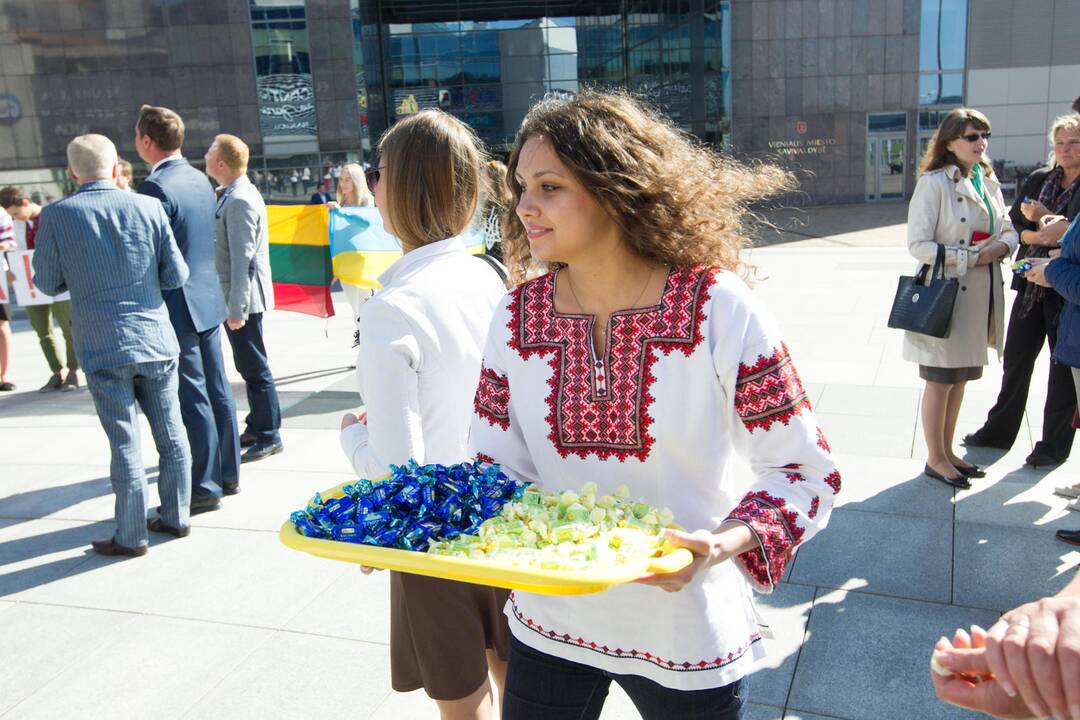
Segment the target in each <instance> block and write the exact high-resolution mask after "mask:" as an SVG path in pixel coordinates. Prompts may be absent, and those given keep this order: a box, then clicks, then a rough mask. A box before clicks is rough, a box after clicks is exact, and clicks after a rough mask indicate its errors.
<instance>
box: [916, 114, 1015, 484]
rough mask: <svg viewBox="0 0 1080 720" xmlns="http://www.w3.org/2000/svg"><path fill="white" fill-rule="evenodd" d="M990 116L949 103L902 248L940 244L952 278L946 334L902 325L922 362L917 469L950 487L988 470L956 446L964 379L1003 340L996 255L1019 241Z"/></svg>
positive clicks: (923, 251) (930, 256) (921, 250)
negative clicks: (996, 163)
mask: <svg viewBox="0 0 1080 720" xmlns="http://www.w3.org/2000/svg"><path fill="white" fill-rule="evenodd" d="M989 139H990V121H989V120H988V119H987V118H986V116H985V115H983V114H982V113H981V112H979V111H978V110H973V109H971V108H956V109H955V110H952V111H951V112H949V114H948V115H946V116H945V118H944V119H943V120H942V121H941V124H940V125H939V126H938V129H937V131H936V132H935V133H934V137H933V138H932V139H931V140H930V145H929V146H928V147H927V150H926V155H925V156H924V157H923V162H922V167H921V169H920V172H921V174H920V177H919V181H918V183H917V184H916V186H915V192H914V194H913V195H912V197H911V204H910V205H909V207H908V225H907V237H908V250H909V251H910V252H911V254H912V255H913V256H914V257H915V259H916V260H918V261H919V262H920V263H928V264H930V265H933V264H934V261H935V259H936V258H937V254H938V249H939V248H943V249H944V255H945V275H946V276H947V277H954V278H958V279H959V281H960V282H959V284H960V288H959V292H958V293H957V294H956V303H955V305H954V306H953V312H952V322H951V326H950V330H949V334H948V336H947V337H944V338H937V337H931V336H929V335H922V334H919V333H914V332H905V333H904V348H903V356H904V359H905V360H910V361H912V362H916V363H918V364H919V377H921V378H922V379H923V380H925V381H926V386H925V389H924V390H923V397H922V422H923V436H924V438H925V440H926V451H927V458H926V467H925V468H924V472H925V473H926V475H928V476H929V477H931V478H934V479H935V480H940V481H941V482H943V483H946V484H948V485H951V486H953V487H956V488H960V489H966V488H969V487H971V483H970V481H969V478H980V477H985V476H986V473H985V472H983V471H982V470H981V469H980V468H979V467H978V466H976V465H972V464H970V463H968V462H965V461H964V460H962V459H960V458H959V457H958V456H957V455H956V453H955V452H953V437H954V435H955V433H956V421H957V418H958V417H959V415H960V404H961V403H962V402H963V399H964V386H965V384H966V383H967V382H968V381H970V380H977V379H979V378H980V377H982V369H983V366H984V365H986V364H987V352H986V349H987V347H993V348H995V349H996V350H997V351H998V353H999V354H1000V353H1001V350H1002V347H1003V345H1004V343H1005V297H1004V292H1003V290H1002V274H1001V261H1002V260H1004V259H1005V258H1007V257H1009V255H1010V254H1011V253H1012V252H1013V250H1015V249H1016V244H1017V236H1016V231H1015V230H1013V226H1012V220H1011V219H1010V218H1009V208H1008V206H1007V205H1006V204H1005V200H1004V198H1003V197H1002V195H1001V187H1000V185H999V184H998V180H997V178H996V177H995V176H994V170H993V167H992V166H991V165H990V159H989V157H987V155H986V148H987V145H988V141H989Z"/></svg>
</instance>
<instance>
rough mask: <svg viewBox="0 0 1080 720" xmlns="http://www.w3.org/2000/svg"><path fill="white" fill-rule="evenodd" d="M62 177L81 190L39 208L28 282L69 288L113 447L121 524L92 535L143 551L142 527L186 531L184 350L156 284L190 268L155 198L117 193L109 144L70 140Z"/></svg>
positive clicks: (77, 334) (53, 290)
mask: <svg viewBox="0 0 1080 720" xmlns="http://www.w3.org/2000/svg"><path fill="white" fill-rule="evenodd" d="M67 157H68V174H69V175H71V179H72V180H74V181H75V184H76V185H78V186H79V189H78V190H77V191H76V192H75V194H74V195H71V196H70V197H67V198H64V199H63V200H61V201H59V202H56V203H53V204H52V205H49V206H48V207H46V208H45V209H44V210H42V212H41V217H40V221H41V224H40V227H39V228H38V233H37V238H36V239H35V244H34V282H35V283H36V284H37V286H38V287H40V288H41V290H42V291H43V292H45V293H47V294H49V295H57V294H59V293H61V292H64V291H68V292H70V293H71V322H72V328H73V330H74V332H73V335H74V339H75V352H76V353H77V354H78V357H79V360H80V361H81V364H82V366H83V368H84V370H85V371H86V382H87V386H88V387H89V388H90V394H91V395H92V396H93V398H94V406H95V408H96V409H97V414H98V419H99V420H100V421H101V426H102V428H103V429H104V430H105V435H106V436H107V437H108V439H109V445H110V446H111V448H112V464H111V469H110V476H111V479H112V487H113V492H114V493H115V494H116V523H117V529H116V531H115V532H114V533H113V535H112V537H110V538H108V539H105V540H95V541H94V542H93V549H94V551H95V552H97V553H100V554H102V555H122V556H127V557H137V556H139V555H145V554H146V549H147V545H148V544H149V543H148V539H149V536H148V534H147V532H148V531H155V532H164V533H169V534H171V535H174V536H176V537H183V536H185V535H187V534H188V532H189V527H188V517H189V516H188V512H189V507H188V503H189V501H190V494H191V453H190V450H189V448H188V442H187V437H186V436H185V434H184V425H183V421H182V420H181V418H180V401H179V398H178V394H177V387H178V379H177V372H176V368H177V358H178V356H179V353H180V347H179V345H178V344H177V341H176V333H175V332H174V331H173V327H172V324H171V323H170V322H169V313H168V310H167V309H166V307H165V301H164V299H162V295H161V291H162V289H166V290H169V289H172V288H178V287H180V286H181V285H183V284H184V282H186V281H187V279H188V267H187V264H186V263H185V262H184V257H183V255H181V253H180V249H179V248H178V247H177V245H176V240H175V238H174V237H173V233H172V230H171V229H170V228H169V218H168V217H167V216H166V215H165V210H164V209H163V208H162V206H161V203H160V202H158V201H157V200H156V199H154V198H151V197H146V196H144V195H136V194H134V193H129V192H125V191H123V190H121V189H120V188H118V187H117V186H116V174H117V168H116V147H115V146H114V145H113V144H112V141H110V140H109V139H108V138H107V137H105V136H103V135H80V136H79V137H77V138H75V139H74V140H72V141H71V143H69V144H68V148H67ZM136 405H138V406H139V407H141V408H142V411H143V413H144V414H145V415H146V419H147V420H149V422H150V429H151V431H152V432H153V435H154V444H155V445H156V446H157V451H158V456H159V460H158V467H159V468H160V471H159V474H158V483H157V486H158V494H159V495H160V497H161V511H160V516H159V517H155V518H153V519H151V520H149V521H148V520H147V508H146V495H147V492H146V490H147V486H146V473H145V470H144V466H143V461H142V456H141V453H140V451H139V423H138V417H137V414H136Z"/></svg>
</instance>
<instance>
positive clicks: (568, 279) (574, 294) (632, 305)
mask: <svg viewBox="0 0 1080 720" xmlns="http://www.w3.org/2000/svg"><path fill="white" fill-rule="evenodd" d="M655 272H656V266H655V265H653V266H652V267H651V268H650V269H649V276H648V277H647V278H645V284H644V285H642V286H641V292H639V293H638V295H637V297H636V298H634V302H632V303H630V307H629V308H627V309H628V310H632V309H633V308H635V307H637V304H638V303H639V302H640V301H641V298H642V296H644V295H645V291H646V290H648V289H649V282H650V281H651V280H652V276H653V273H655ZM566 284H567V285H568V286H569V288H570V295H571V296H572V297H573V298H574V303H575V304H577V306H578V310H580V311H581V313H582V314H583V315H588V314H590V313H587V312H585V306H584V305H582V304H581V301H580V300H578V296H577V292H576V291H575V290H574V281H573V279H572V278H571V277H570V276H569V275H567V276H566Z"/></svg>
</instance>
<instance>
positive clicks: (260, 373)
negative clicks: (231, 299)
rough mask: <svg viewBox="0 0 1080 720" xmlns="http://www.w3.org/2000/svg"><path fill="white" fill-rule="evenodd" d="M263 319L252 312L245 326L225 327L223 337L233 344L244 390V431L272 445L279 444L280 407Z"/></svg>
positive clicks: (259, 440)
mask: <svg viewBox="0 0 1080 720" xmlns="http://www.w3.org/2000/svg"><path fill="white" fill-rule="evenodd" d="M262 318H263V314H262V313H252V314H250V315H248V316H247V322H246V323H245V324H244V327H242V328H240V329H239V330H230V329H229V328H228V326H226V327H225V334H226V335H227V336H228V338H229V344H230V345H232V350H233V362H235V363H236V371H237V372H239V373H240V376H241V377H242V378H244V385H245V386H246V387H247V399H248V414H247V418H245V424H246V425H247V428H246V429H247V430H249V431H251V432H252V433H254V435H255V437H256V438H257V440H258V442H259V443H260V444H264V443H265V444H273V443H277V442H280V441H281V434H280V432H279V431H280V429H281V406H280V404H279V403H278V394H277V386H276V385H275V384H274V375H273V373H271V372H270V363H269V361H268V360H267V359H266V346H265V345H263V332H262Z"/></svg>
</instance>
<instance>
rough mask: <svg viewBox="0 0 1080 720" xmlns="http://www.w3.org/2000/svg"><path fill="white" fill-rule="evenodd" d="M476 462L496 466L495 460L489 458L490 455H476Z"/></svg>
mask: <svg viewBox="0 0 1080 720" xmlns="http://www.w3.org/2000/svg"><path fill="white" fill-rule="evenodd" d="M476 462H485V463H488V464H490V465H495V464H497V463H496V462H495V458H493V457H491V456H490V455H488V454H486V453H476Z"/></svg>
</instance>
